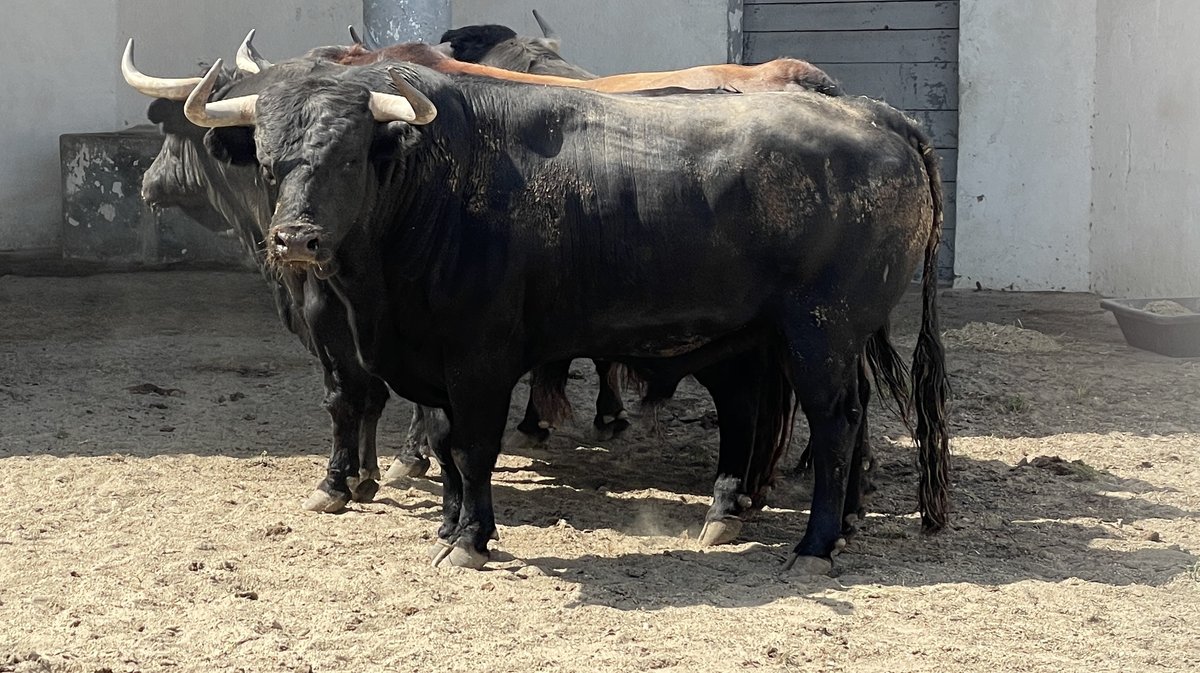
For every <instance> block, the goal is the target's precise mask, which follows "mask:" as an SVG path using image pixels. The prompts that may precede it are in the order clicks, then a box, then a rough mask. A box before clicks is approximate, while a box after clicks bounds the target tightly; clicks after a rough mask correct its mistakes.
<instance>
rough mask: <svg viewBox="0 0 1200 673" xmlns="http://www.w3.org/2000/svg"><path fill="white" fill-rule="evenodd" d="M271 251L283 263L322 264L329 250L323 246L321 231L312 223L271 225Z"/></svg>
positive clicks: (327, 256)
mask: <svg viewBox="0 0 1200 673" xmlns="http://www.w3.org/2000/svg"><path fill="white" fill-rule="evenodd" d="M268 236H269V239H268V241H269V246H270V247H269V252H270V254H271V257H274V258H275V260H276V261H278V262H280V263H283V264H316V265H319V264H322V263H323V262H326V261H328V258H329V254H328V251H326V250H324V249H323V248H322V247H321V231H320V229H318V228H317V227H315V226H313V225H311V224H281V225H277V226H274V227H271V231H270V233H269V234H268Z"/></svg>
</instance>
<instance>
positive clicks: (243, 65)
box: [234, 28, 274, 73]
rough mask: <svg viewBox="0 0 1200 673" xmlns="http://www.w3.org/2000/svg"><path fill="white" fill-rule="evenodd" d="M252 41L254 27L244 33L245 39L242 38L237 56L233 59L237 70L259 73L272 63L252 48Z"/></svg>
mask: <svg viewBox="0 0 1200 673" xmlns="http://www.w3.org/2000/svg"><path fill="white" fill-rule="evenodd" d="M253 42H254V29H253V28H251V29H250V32H249V33H246V39H244V40H242V46H240V47H238V50H237V57H236V58H235V59H234V60H235V62H236V63H237V67H238V70H241V71H243V72H249V73H259V72H262V71H264V70H266V69H267V68H270V67H271V66H272V65H274V64H273V63H271V62H270V61H268V60H267V59H265V58H263V57H262V54H260V53H258V50H257V49H255V48H254V44H253Z"/></svg>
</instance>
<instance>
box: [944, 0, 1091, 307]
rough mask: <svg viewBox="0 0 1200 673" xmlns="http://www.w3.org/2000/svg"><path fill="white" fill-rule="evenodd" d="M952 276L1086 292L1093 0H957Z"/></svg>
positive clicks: (965, 281) (961, 281)
mask: <svg viewBox="0 0 1200 673" xmlns="http://www.w3.org/2000/svg"><path fill="white" fill-rule="evenodd" d="M959 21H960V31H961V32H960V41H959V96H960V98H959V130H958V133H959V136H958V138H959V140H958V234H957V240H956V246H955V273H956V274H958V276H959V278H958V281H957V284H958V285H961V286H965V287H974V286H975V284H976V282H978V283H980V284H982V285H983V286H984V287H989V288H1007V287H1011V288H1012V289H1016V290H1086V289H1088V286H1089V277H1088V274H1089V254H1088V246H1089V228H1090V223H1091V202H1092V193H1091V174H1092V143H1091V128H1090V125H1091V119H1092V111H1093V99H1094V88H1095V86H1094V85H1095V73H1096V0H1055V2H1046V0H1005V2H996V1H995V0H961V4H960V20H959Z"/></svg>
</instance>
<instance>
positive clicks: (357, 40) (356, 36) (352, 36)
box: [350, 24, 367, 47]
mask: <svg viewBox="0 0 1200 673" xmlns="http://www.w3.org/2000/svg"><path fill="white" fill-rule="evenodd" d="M350 39H351V40H354V44H357V45H358V46H360V47H365V46H367V45H366V44H365V43H364V42H363V40H362V37H360V36H359V34H358V31H357V30H355V29H354V24H350Z"/></svg>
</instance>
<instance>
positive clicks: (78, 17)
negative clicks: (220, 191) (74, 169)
mask: <svg viewBox="0 0 1200 673" xmlns="http://www.w3.org/2000/svg"><path fill="white" fill-rule="evenodd" d="M3 13H4V21H5V24H6V25H7V26H8V28H7V29H5V31H4V39H2V40H0V63H4V64H5V65H4V74H3V82H4V86H3V90H4V92H3V94H2V95H0V119H3V120H4V124H3V125H2V126H0V251H5V250H28V249H34V248H50V247H56V246H58V244H59V226H58V222H59V220H60V219H61V218H60V213H61V208H60V196H59V195H60V194H61V193H62V188H61V185H60V182H61V177H60V171H59V168H58V136H59V134H61V133H64V132H66V131H101V130H108V129H111V128H112V127H113V120H114V118H115V116H116V113H115V110H116V99H115V97H114V93H113V90H114V89H115V87H116V82H115V80H114V79H113V76H112V68H113V67H115V65H116V63H117V60H116V58H117V56H119V54H114V53H113V51H112V36H113V35H115V34H116V32H117V0H90V1H89V2H86V3H83V2H79V0H6V1H5V3H4V12H3ZM100 63H111V64H113V66H112V67H110V68H108V69H105V68H102V67H100V66H99V64H100Z"/></svg>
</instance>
